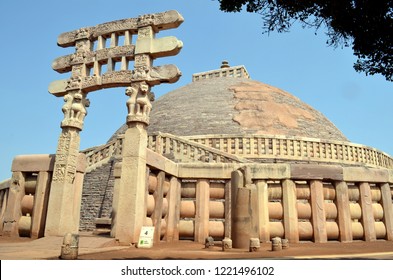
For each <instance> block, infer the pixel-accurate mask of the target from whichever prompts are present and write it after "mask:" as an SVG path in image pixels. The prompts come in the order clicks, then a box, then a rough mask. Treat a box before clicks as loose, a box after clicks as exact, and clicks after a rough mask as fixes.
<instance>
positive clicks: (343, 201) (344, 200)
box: [335, 181, 352, 242]
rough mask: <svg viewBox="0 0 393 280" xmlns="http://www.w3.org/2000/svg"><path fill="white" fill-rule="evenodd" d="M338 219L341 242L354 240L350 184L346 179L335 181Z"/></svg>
mask: <svg viewBox="0 0 393 280" xmlns="http://www.w3.org/2000/svg"><path fill="white" fill-rule="evenodd" d="M335 186H336V205H337V221H338V228H339V231H340V237H339V238H340V241H341V242H352V220H351V212H350V209H349V196H348V186H347V183H346V182H344V181H340V182H335Z"/></svg>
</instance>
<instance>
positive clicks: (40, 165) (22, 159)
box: [11, 154, 55, 172]
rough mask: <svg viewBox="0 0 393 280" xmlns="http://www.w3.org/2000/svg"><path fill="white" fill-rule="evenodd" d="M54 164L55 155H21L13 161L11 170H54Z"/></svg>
mask: <svg viewBox="0 0 393 280" xmlns="http://www.w3.org/2000/svg"><path fill="white" fill-rule="evenodd" d="M54 164H55V156H54V155H50V154H42V155H20V156H16V157H15V158H14V160H13V161H12V166H11V171H12V172H15V171H25V172H26V171H33V170H34V171H53V166H54Z"/></svg>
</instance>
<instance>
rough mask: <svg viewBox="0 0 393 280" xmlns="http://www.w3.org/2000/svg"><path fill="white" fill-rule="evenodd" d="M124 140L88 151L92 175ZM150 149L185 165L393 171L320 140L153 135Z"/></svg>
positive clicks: (381, 158) (369, 151)
mask: <svg viewBox="0 0 393 280" xmlns="http://www.w3.org/2000/svg"><path fill="white" fill-rule="evenodd" d="M122 139H123V136H120V137H118V138H117V139H115V140H112V141H111V142H109V143H108V144H106V145H103V146H101V147H99V148H96V149H95V150H89V151H86V152H85V154H86V157H87V164H88V169H87V170H88V171H89V170H92V169H94V168H95V167H96V166H97V165H99V164H102V163H105V162H107V161H108V160H109V158H111V157H112V156H120V155H121V148H122ZM148 148H149V149H151V150H152V151H154V152H156V153H158V154H160V155H165V156H168V157H169V158H170V159H171V160H174V161H178V162H180V161H183V162H197V161H199V162H229V163H234V162H246V161H247V160H246V159H249V160H256V161H260V162H263V161H265V162H279V161H306V162H325V163H332V164H345V165H364V166H370V167H382V168H388V169H390V168H393V158H392V157H391V156H389V155H388V154H386V153H384V152H381V151H378V150H377V149H374V148H371V147H367V146H364V145H360V144H354V143H350V142H340V141H322V140H320V139H312V138H300V137H296V138H295V137H284V136H264V135H253V136H251V137H249V136H248V137H244V136H238V137H234V136H228V135H211V136H203V137H198V136H187V137H179V136H174V135H171V134H167V133H158V134H153V135H149V138H148Z"/></svg>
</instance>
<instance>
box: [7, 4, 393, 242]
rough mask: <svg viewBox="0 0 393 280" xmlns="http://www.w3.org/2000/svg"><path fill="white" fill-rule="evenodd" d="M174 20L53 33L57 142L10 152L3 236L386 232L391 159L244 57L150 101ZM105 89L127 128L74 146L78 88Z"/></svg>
mask: <svg viewBox="0 0 393 280" xmlns="http://www.w3.org/2000/svg"><path fill="white" fill-rule="evenodd" d="M182 22H183V18H182V16H181V15H180V14H179V13H178V12H176V11H168V12H164V13H159V14H150V15H144V16H139V17H137V18H130V19H125V20H119V21H114V22H109V23H104V24H100V25H97V26H95V27H87V28H81V29H79V30H76V31H71V32H67V33H63V34H61V35H60V36H59V39H58V44H59V46H62V47H74V48H75V53H73V54H70V55H67V56H63V57H60V58H58V59H56V60H55V61H54V63H53V68H54V70H56V71H58V72H60V73H64V72H71V74H70V78H69V79H67V80H61V81H56V82H53V83H52V84H51V85H50V87H49V91H50V93H51V94H53V95H55V96H58V97H62V98H64V106H63V107H62V111H63V113H64V119H63V120H62V121H61V128H62V131H61V133H60V137H59V141H58V148H57V150H56V154H55V155H24V156H17V157H15V159H14V161H13V163H12V172H13V175H12V178H11V179H10V180H8V181H6V182H3V183H2V184H1V188H0V193H1V198H2V201H1V203H2V208H1V209H2V211H1V228H0V230H1V232H2V234H3V235H9V236H27V237H31V238H40V237H43V236H53V235H55V236H63V235H65V234H67V233H78V232H81V231H92V232H94V233H96V234H108V235H110V236H111V237H113V238H114V239H116V240H118V241H119V243H121V244H135V243H137V242H138V238H139V235H140V231H141V228H142V226H153V227H154V229H155V230H154V242H159V241H163V242H174V241H179V240H185V239H186V240H194V241H195V242H201V243H204V242H205V241H206V239H207V238H208V237H209V238H213V239H214V240H216V241H221V240H226V241H228V240H230V241H231V242H230V244H232V245H233V247H235V248H247V247H248V246H249V243H250V240H252V241H255V240H258V241H259V242H269V241H271V240H272V239H273V238H275V237H280V238H283V239H287V240H288V241H289V242H290V243H297V242H300V241H314V242H329V241H331V240H334V241H342V242H352V241H354V240H365V241H374V240H377V239H384V240H389V241H393V204H392V196H393V158H391V157H390V156H389V155H387V154H385V153H383V152H380V151H378V150H376V149H374V148H371V147H367V146H364V145H359V144H354V143H351V142H349V141H348V140H347V138H346V137H345V136H344V135H343V134H342V133H341V132H340V131H339V130H338V129H337V128H336V127H335V126H334V125H333V124H332V123H331V122H330V121H329V120H328V119H326V117H324V116H323V115H322V114H321V113H320V112H318V111H316V110H315V109H313V108H311V107H310V106H308V105H307V104H305V103H303V102H302V101H301V100H299V99H298V98H296V97H294V96H293V95H291V94H289V93H287V92H285V91H283V90H280V89H278V88H275V87H272V86H269V85H266V84H263V83H261V82H258V81H254V80H252V79H251V78H250V76H249V73H248V72H247V70H246V68H245V67H244V66H235V67H231V66H230V65H229V64H228V62H226V61H224V62H223V64H222V65H221V67H220V68H219V69H217V70H211V71H206V72H201V73H197V74H194V75H193V77H192V82H191V83H189V84H188V85H186V86H184V87H181V88H178V89H176V90H174V91H172V92H169V93H167V94H165V95H163V96H162V97H161V98H159V99H158V100H156V101H154V102H152V101H153V99H154V98H153V95H152V93H151V92H150V90H151V88H152V87H153V86H156V85H159V84H160V83H173V82H176V81H177V80H178V79H179V77H180V75H181V73H180V71H179V70H178V68H177V67H176V66H174V65H162V66H153V60H154V59H156V58H159V57H164V56H171V55H176V54H177V53H179V51H180V50H181V48H182V46H183V45H182V42H181V41H179V40H178V39H177V38H175V37H162V38H159V39H157V38H155V34H156V33H158V32H161V31H164V30H166V29H171V28H176V27H178V26H179V25H180V24H181V23H182ZM132 37H136V39H134V40H132ZM107 41H109V42H107ZM119 42H122V45H119ZM129 62H133V63H129ZM116 65H117V66H118V67H116ZM131 65H133V66H132V67H133V68H131V67H130V66H131ZM103 66H105V67H103ZM104 70H106V71H104ZM108 87H125V93H126V95H127V96H129V98H128V100H127V102H126V104H125V106H126V107H127V109H128V114H127V116H125V117H126V124H125V125H124V126H122V127H121V128H119V129H118V130H117V132H116V133H115V134H114V135H113V136H112V137H111V138H110V139H109V140H108V142H107V143H106V144H104V145H102V146H99V147H94V148H91V149H87V150H84V151H80V147H79V132H80V131H81V130H82V129H83V122H84V118H85V117H86V115H87V109H86V108H87V107H88V105H89V102H90V101H89V100H88V99H87V95H88V93H89V92H91V91H96V90H100V89H103V88H108Z"/></svg>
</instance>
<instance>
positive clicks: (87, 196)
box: [80, 159, 116, 231]
mask: <svg viewBox="0 0 393 280" xmlns="http://www.w3.org/2000/svg"><path fill="white" fill-rule="evenodd" d="M115 163H116V160H115V159H111V160H110V161H109V162H108V163H106V164H103V165H102V166H100V167H97V168H96V169H94V170H92V171H91V172H89V173H87V174H86V175H85V181H84V184H83V192H82V206H81V220H80V231H93V230H94V229H95V224H94V220H95V219H96V218H102V217H107V218H109V217H110V215H111V209H112V198H113V186H114V176H113V171H114V165H115Z"/></svg>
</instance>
